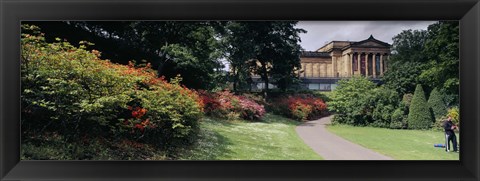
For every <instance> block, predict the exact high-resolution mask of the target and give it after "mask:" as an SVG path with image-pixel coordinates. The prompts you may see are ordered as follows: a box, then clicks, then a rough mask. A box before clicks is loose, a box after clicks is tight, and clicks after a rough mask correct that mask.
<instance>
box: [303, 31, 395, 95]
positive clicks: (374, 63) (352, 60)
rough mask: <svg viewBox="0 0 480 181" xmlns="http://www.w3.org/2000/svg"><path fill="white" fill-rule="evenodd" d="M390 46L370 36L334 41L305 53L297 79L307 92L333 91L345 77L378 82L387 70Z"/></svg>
mask: <svg viewBox="0 0 480 181" xmlns="http://www.w3.org/2000/svg"><path fill="white" fill-rule="evenodd" d="M390 48H391V45H390V44H388V43H385V42H382V41H380V40H377V39H375V38H373V36H370V37H369V38H368V39H366V40H363V41H358V42H354V41H332V42H330V43H328V44H326V45H324V46H323V47H321V48H319V49H317V50H316V51H304V52H302V54H301V56H300V60H301V65H302V68H301V70H300V71H298V76H299V77H300V79H301V80H302V82H303V83H304V85H305V86H306V87H307V88H308V89H312V90H324V91H329V90H333V89H334V88H335V86H336V82H337V81H338V80H340V79H342V78H348V77H353V76H357V75H362V76H368V77H369V78H370V79H371V80H372V81H374V82H378V81H379V80H380V79H379V78H380V77H381V76H383V73H384V72H385V71H386V70H387V63H386V61H385V60H386V59H388V57H389V55H390Z"/></svg>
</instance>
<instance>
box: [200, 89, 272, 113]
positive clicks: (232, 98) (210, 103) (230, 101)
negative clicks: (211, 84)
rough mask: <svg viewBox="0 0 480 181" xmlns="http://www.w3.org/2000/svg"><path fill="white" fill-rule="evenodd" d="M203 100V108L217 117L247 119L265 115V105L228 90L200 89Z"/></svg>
mask: <svg viewBox="0 0 480 181" xmlns="http://www.w3.org/2000/svg"><path fill="white" fill-rule="evenodd" d="M199 94H200V96H201V97H202V101H203V105H204V107H203V110H204V111H205V113H206V114H207V115H210V116H215V117H229V116H230V118H232V117H233V118H236V117H241V118H243V119H247V120H260V119H261V118H262V117H263V116H264V115H265V108H264V107H263V105H260V104H258V103H256V102H255V101H253V100H251V99H249V98H247V97H245V96H237V95H234V94H233V93H231V92H230V91H228V90H225V91H220V92H216V93H208V92H206V91H199Z"/></svg>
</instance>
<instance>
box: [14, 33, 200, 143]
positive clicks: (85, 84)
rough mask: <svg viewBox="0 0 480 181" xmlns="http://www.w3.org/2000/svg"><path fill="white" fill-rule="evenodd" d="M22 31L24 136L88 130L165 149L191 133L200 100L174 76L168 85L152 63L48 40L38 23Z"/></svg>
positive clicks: (69, 135)
mask: <svg viewBox="0 0 480 181" xmlns="http://www.w3.org/2000/svg"><path fill="white" fill-rule="evenodd" d="M23 28H24V29H23V31H24V32H22V39H21V48H22V51H21V81H22V89H21V101H22V130H24V131H25V132H24V134H26V135H23V136H24V137H29V136H32V135H33V136H34V134H35V133H36V132H45V131H49V132H58V133H59V134H61V135H63V136H64V137H65V139H67V140H69V141H71V142H75V141H79V140H81V135H82V134H89V135H95V136H96V137H104V138H108V139H112V140H113V139H124V138H128V139H131V140H136V141H139V142H145V143H151V144H155V145H158V146H163V147H165V148H166V147H175V146H182V145H184V144H185V143H187V142H189V141H190V140H191V138H192V136H193V135H194V134H195V133H196V130H197V127H198V123H197V121H198V120H199V119H200V118H201V116H202V115H203V112H202V106H203V105H202V101H201V100H200V98H199V97H198V95H197V94H196V93H195V92H193V91H191V90H189V89H187V88H185V87H182V86H181V85H179V84H178V82H179V80H178V79H175V80H172V81H171V83H168V82H167V81H165V80H164V79H163V78H161V77H160V78H159V77H158V76H157V75H156V71H155V70H152V69H151V67H150V64H146V65H145V66H136V65H135V64H134V63H133V62H130V63H129V64H128V65H120V64H115V63H111V62H110V61H108V60H102V59H100V55H101V53H100V52H99V51H97V50H92V51H87V50H86V46H87V45H88V44H89V43H86V42H81V46H80V47H74V46H73V45H71V44H69V43H67V42H64V41H60V40H58V41H57V42H54V43H47V42H45V39H44V37H43V34H41V33H40V32H39V30H38V28H37V27H35V26H25V25H24V26H23ZM25 31H29V32H31V33H30V34H26V33H25ZM30 134H31V135H30ZM27 135H29V136H27ZM169 149H170V148H169Z"/></svg>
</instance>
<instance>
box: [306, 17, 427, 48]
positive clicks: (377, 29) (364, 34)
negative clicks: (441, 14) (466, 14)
mask: <svg viewBox="0 0 480 181" xmlns="http://www.w3.org/2000/svg"><path fill="white" fill-rule="evenodd" d="M433 23H435V21H300V22H299V23H298V24H297V28H303V29H305V30H307V31H308V32H307V33H306V34H301V35H300V37H301V39H302V42H301V46H302V47H303V48H304V49H305V50H309V51H313V50H316V49H318V48H320V47H321V46H323V45H325V43H328V42H330V41H334V40H339V41H360V40H364V39H367V38H368V37H369V36H370V35H373V36H374V37H375V38H376V39H378V40H381V41H384V42H387V43H390V44H391V43H392V38H393V36H395V35H397V34H398V33H400V32H401V31H402V30H408V29H413V30H415V29H424V30H425V29H427V27H428V25H430V24H433Z"/></svg>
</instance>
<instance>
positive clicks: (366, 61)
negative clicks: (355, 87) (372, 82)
mask: <svg viewBox="0 0 480 181" xmlns="http://www.w3.org/2000/svg"><path fill="white" fill-rule="evenodd" d="M365 76H367V77H368V53H365Z"/></svg>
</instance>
